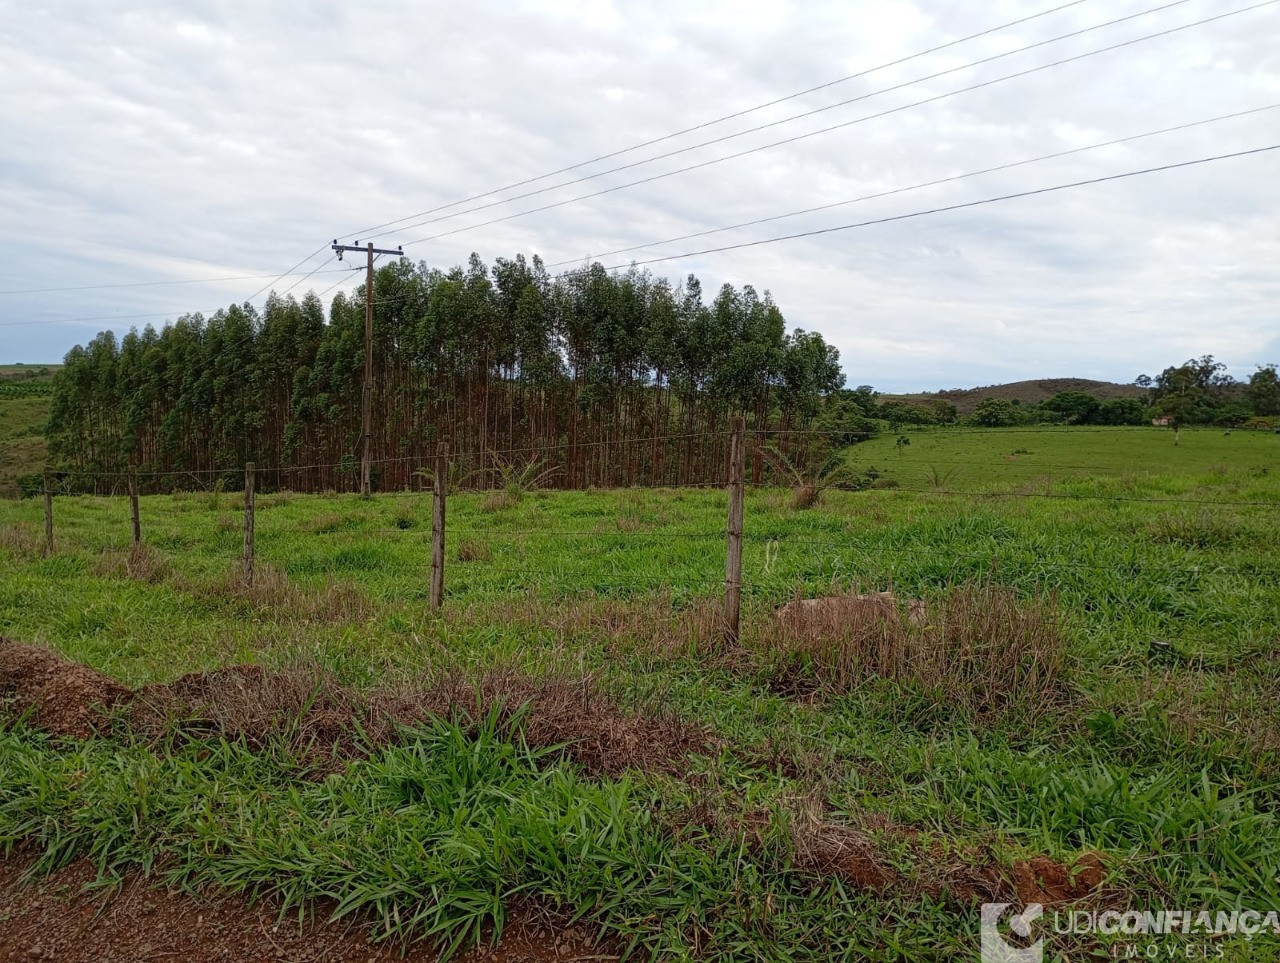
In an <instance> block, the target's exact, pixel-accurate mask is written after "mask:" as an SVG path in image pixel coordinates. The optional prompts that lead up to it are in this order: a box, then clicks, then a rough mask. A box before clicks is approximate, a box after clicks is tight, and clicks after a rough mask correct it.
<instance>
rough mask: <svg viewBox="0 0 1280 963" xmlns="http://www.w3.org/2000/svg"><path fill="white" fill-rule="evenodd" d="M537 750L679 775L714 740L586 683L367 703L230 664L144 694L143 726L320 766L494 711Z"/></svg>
mask: <svg viewBox="0 0 1280 963" xmlns="http://www.w3.org/2000/svg"><path fill="white" fill-rule="evenodd" d="M495 711H496V712H497V717H498V721H499V724H500V725H503V726H505V727H510V729H511V731H512V733H513V735H516V736H518V737H519V738H522V739H523V740H524V741H525V742H527V743H528V744H529V745H530V746H533V747H536V748H551V747H563V751H564V754H565V755H567V756H568V757H569V758H571V759H573V760H574V761H575V762H577V763H579V764H580V765H581V766H582V767H583V768H584V769H586V770H587V771H588V772H589V773H592V774H593V775H600V774H612V775H616V774H618V773H621V772H622V771H624V770H626V769H630V768H640V769H648V770H650V771H658V770H662V771H672V770H674V769H676V768H677V767H678V763H679V761H680V760H682V759H684V758H685V757H686V756H687V755H689V754H690V753H693V752H706V751H709V749H710V747H711V740H710V739H709V737H708V736H707V735H706V733H705V732H703V731H702V730H700V729H697V728H694V727H691V726H688V725H686V724H683V723H680V722H675V721H664V720H659V719H648V718H644V717H641V716H636V715H630V714H627V713H624V712H622V711H621V710H619V709H618V708H617V707H616V706H614V705H612V704H611V703H610V702H609V701H608V700H606V699H603V698H602V697H600V695H599V694H598V693H596V692H595V691H594V690H593V689H592V687H591V686H590V685H589V684H588V683H586V682H580V681H571V680H566V679H556V678H550V679H531V678H529V677H527V676H523V675H519V674H517V673H510V672H507V673H503V672H492V673H489V674H487V675H485V676H483V677H481V678H480V680H479V681H478V682H477V681H474V680H471V679H466V678H463V677H460V676H459V677H452V678H447V679H444V680H442V681H440V682H437V683H436V684H434V685H432V686H431V687H429V688H425V689H419V690H391V689H377V690H374V691H373V692H372V693H370V694H369V695H368V696H367V697H364V696H361V695H360V694H359V693H357V692H355V691H354V690H351V689H348V688H346V687H343V686H340V685H338V684H336V683H335V682H333V680H331V679H325V678H323V677H322V676H319V675H316V674H308V673H303V672H289V671H266V670H264V669H261V668H259V667H257V666H231V667H229V668H226V669H219V670H217V671H215V672H204V673H196V674H192V675H187V676H183V677H182V678H180V679H177V680H175V681H174V682H171V683H168V684H165V685H155V686H148V687H146V688H145V689H143V690H142V691H141V692H139V694H138V699H137V702H136V704H135V706H134V712H133V716H134V719H135V720H136V722H135V724H137V725H139V726H141V727H143V728H146V729H148V730H150V731H153V732H154V731H159V730H162V729H163V728H164V727H166V726H169V725H173V724H179V725H181V726H182V727H183V728H186V729H188V730H189V731H191V730H195V731H208V732H216V733H219V734H221V735H223V736H225V737H226V738H228V739H235V740H244V741H245V742H246V743H247V744H249V745H251V746H255V747H257V746H263V745H266V744H267V743H268V742H272V741H278V740H280V739H283V740H284V741H285V743H286V744H287V745H289V746H290V747H291V748H292V749H293V750H294V751H295V752H297V753H299V754H300V755H301V756H303V757H304V758H306V759H308V760H310V761H312V762H323V761H325V760H331V761H341V760H344V759H349V758H353V757H355V756H358V755H361V754H364V753H366V752H368V751H369V750H370V749H372V748H376V747H379V746H384V745H389V744H391V743H394V742H395V741H396V740H397V739H398V738H399V735H400V730H401V728H402V727H405V726H410V727H412V726H419V725H422V724H423V723H425V722H426V721H428V720H429V719H431V718H433V717H434V718H443V719H448V720H450V721H451V722H454V723H457V724H459V725H462V726H464V727H466V728H473V727H475V726H478V725H479V724H480V723H481V722H482V721H483V720H485V719H487V718H488V717H489V715H490V714H491V713H493V712H495Z"/></svg>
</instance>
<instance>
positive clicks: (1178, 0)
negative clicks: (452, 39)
mask: <svg viewBox="0 0 1280 963" xmlns="http://www.w3.org/2000/svg"><path fill="white" fill-rule="evenodd" d="M1187 2H1189V0H1171V2H1168V3H1164V4H1162V5H1160V6H1156V7H1151V8H1149V9H1147V10H1142V11H1140V12H1138V13H1133V14H1129V15H1128V16H1124V17H1119V18H1117V19H1115V20H1108V21H1106V22H1105V23H1099V24H1095V25H1094V26H1092V27H1085V28H1083V29H1081V30H1075V31H1072V32H1070V33H1065V34H1061V35H1059V36H1057V37H1050V38H1049V39H1048V40H1039V41H1037V42H1035V43H1032V44H1027V45H1026V46H1023V47H1018V48H1016V49H1014V50H1007V51H1004V52H1003V53H998V54H993V55H992V56H990V57H983V58H982V59H980V60H974V61H972V62H970V63H967V64H961V65H960V66H958V67H949V68H947V69H946V70H940V71H937V72H936V73H932V74H928V75H926V76H924V77H917V78H915V79H914V80H908V81H904V82H903V83H899V84H894V85H892V86H889V87H882V88H880V89H879V90H872V91H869V92H868V93H865V94H859V95H858V96H856V97H850V98H848V99H847V100H841V101H837V102H836V103H834V104H827V105H826V106H823V107H816V108H814V109H812V110H807V111H804V112H803V113H799V114H793V115H792V116H790V117H784V118H782V119H780V120H773V121H769V122H768V123H766V124H760V125H758V126H756V127H749V128H747V129H746V130H741V131H737V132H735V133H732V134H724V135H722V136H720V137H715V138H712V139H711V140H705V141H702V142H700V143H697V144H690V145H689V146H688V147H680V148H677V149H675V150H671V151H668V152H667V153H665V154H656V155H654V156H653V157H647V158H645V159H643V160H638V161H632V162H631V163H628V164H621V165H619V166H617V167H611V168H609V169H608V170H603V171H597V172H596V173H594V174H586V175H584V176H582V177H577V178H574V179H573V180H569V181H561V182H560V183H558V184H552V185H551V186H549V187H541V188H539V189H537V190H535V191H527V192H525V193H524V194H516V195H515V196H513V197H506V198H502V199H500V200H496V201H491V202H490V203H488V204H481V205H479V206H477V207H472V208H468V209H467V210H465V211H456V212H454V213H452V214H444V215H441V216H440V217H432V218H429V219H427V220H425V221H417V222H415V223H413V224H406V225H404V226H403V227H402V228H397V229H396V230H406V229H408V228H412V227H421V226H423V225H424V224H435V223H438V222H440V221H447V220H452V219H453V218H455V217H462V216H463V215H465V214H474V213H476V212H477V211H483V210H488V209H489V208H492V207H499V206H501V205H503V204H508V203H510V202H512V201H519V200H523V199H524V198H528V197H536V196H538V195H539V194H546V193H548V192H549V191H554V190H559V189H560V188H562V187H570V186H572V185H574V184H581V183H583V182H585V181H590V180H595V179H596V178H599V177H604V176H606V175H608V174H616V173H618V172H619V171H625V170H631V169H632V168H635V167H641V166H643V165H645V164H651V163H653V162H654V161H660V160H666V159H667V158H669V157H676V156H678V155H680V154H687V153H689V152H690V151H695V150H699V149H700V148H703V147H709V146H711V145H713V144H721V143H724V142H725V141H730V140H736V139H737V138H739V137H745V136H747V135H748V134H755V133H759V132H760V131H762V130H768V129H770V128H773V127H778V126H781V125H782V124H789V123H791V122H792V121H796V120H803V119H804V118H806V117H813V116H815V115H817V114H822V113H825V112H827V111H829V110H835V109H836V108H838V107H847V106H848V105H850V104H855V103H858V102H860V101H863V100H869V99H870V98H872V97H878V96H880V95H881V94H886V93H892V92H893V91H896V90H903V89H905V88H907V87H914V86H915V85H917V84H922V83H924V82H925V81H929V80H936V79H938V78H939V77H945V76H947V75H949V74H953V73H957V72H959V71H962V70H968V69H970V68H971V67H978V66H981V65H983V64H988V63H992V62H994V61H996V60H1002V59H1004V58H1005V57H1012V56H1015V55H1016V54H1020V53H1025V52H1027V51H1028V50H1034V49H1035V48H1037V47H1043V46H1045V45H1047V44H1051V43H1058V42H1059V41H1062V40H1067V39H1069V38H1071V37H1078V36H1080V35H1082V34H1086V33H1091V32H1092V31H1094V30H1102V29H1104V28H1106V27H1111V26H1114V25H1116V24H1118V23H1123V22H1124V21H1126V20H1133V19H1136V18H1137V17H1144V16H1147V15H1149V14H1152V13H1158V12H1160V11H1162V10H1167V9H1169V8H1170V7H1176V6H1180V5H1182V4H1184V3H1187ZM831 129H834V128H831ZM405 220H408V218H405ZM387 233H390V232H387ZM373 236H374V237H379V236H380V235H378V234H374V235H373Z"/></svg>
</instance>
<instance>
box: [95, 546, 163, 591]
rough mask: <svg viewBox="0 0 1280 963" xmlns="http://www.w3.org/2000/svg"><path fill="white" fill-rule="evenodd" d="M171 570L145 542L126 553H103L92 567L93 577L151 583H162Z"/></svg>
mask: <svg viewBox="0 0 1280 963" xmlns="http://www.w3.org/2000/svg"><path fill="white" fill-rule="evenodd" d="M172 570H173V567H172V566H171V565H170V563H169V560H168V559H167V558H165V557H164V556H163V555H161V554H160V552H158V551H157V550H156V549H154V548H152V547H151V546H150V545H148V544H146V543H145V542H142V543H140V544H138V545H132V546H130V548H129V550H128V551H127V552H118V551H106V552H103V553H102V555H101V556H99V557H98V559H97V561H95V562H94V565H93V573H94V574H95V575H100V576H103V577H106V578H128V579H133V580H135V581H138V582H153V583H154V582H162V581H164V579H165V578H167V577H168V576H169V575H170V574H171V572H172Z"/></svg>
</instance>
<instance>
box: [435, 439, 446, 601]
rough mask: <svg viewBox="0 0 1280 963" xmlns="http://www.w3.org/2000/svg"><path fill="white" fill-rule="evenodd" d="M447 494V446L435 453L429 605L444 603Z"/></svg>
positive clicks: (441, 447)
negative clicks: (445, 503)
mask: <svg viewBox="0 0 1280 963" xmlns="http://www.w3.org/2000/svg"><path fill="white" fill-rule="evenodd" d="M448 494H449V446H448V445H441V446H440V450H439V452H438V453H437V454H436V471H435V478H434V480H433V485H432V498H431V607H432V608H433V609H438V608H440V606H442V605H443V604H444V501H445V496H447V495H448Z"/></svg>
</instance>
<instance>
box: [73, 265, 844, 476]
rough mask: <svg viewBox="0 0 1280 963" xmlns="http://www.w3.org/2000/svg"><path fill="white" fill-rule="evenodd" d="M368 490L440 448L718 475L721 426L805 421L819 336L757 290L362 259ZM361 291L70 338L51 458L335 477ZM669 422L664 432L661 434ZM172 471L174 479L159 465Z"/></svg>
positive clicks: (637, 470)
mask: <svg viewBox="0 0 1280 963" xmlns="http://www.w3.org/2000/svg"><path fill="white" fill-rule="evenodd" d="M374 291H375V299H374V300H375V306H374V325H373V330H374V340H373V354H374V379H373V382H374V404H373V408H374V413H375V415H374V419H373V431H372V443H373V458H374V460H375V466H374V476H375V486H376V487H378V488H381V489H383V490H386V489H389V488H398V487H402V486H404V485H406V484H408V483H410V481H411V480H412V478H413V472H414V471H415V469H417V468H418V467H420V466H421V464H422V463H423V461H424V460H425V458H426V457H427V456H428V455H430V454H432V453H433V452H434V451H435V447H436V445H437V443H438V442H443V443H447V444H449V445H450V446H451V449H452V451H453V452H455V453H457V458H458V460H459V461H460V462H461V466H462V468H463V469H464V470H467V471H472V472H480V473H483V472H485V471H488V470H492V469H493V468H494V465H495V462H494V459H495V458H498V457H505V458H507V459H510V460H515V461H527V460H530V459H532V458H535V457H536V458H541V459H542V460H543V461H544V462H546V463H547V464H549V465H558V466H559V467H560V469H561V471H560V473H559V474H558V476H557V477H558V478H559V481H560V483H561V484H565V485H568V486H571V487H576V486H585V485H592V484H595V485H607V484H621V483H639V482H664V483H688V482H696V481H705V480H707V479H709V478H713V477H719V474H720V472H721V470H722V466H723V463H724V458H723V449H724V443H725V442H724V429H725V428H726V427H727V425H728V420H729V418H730V417H732V416H734V415H744V416H746V417H747V419H748V421H749V424H750V425H751V427H752V429H753V430H755V431H758V432H763V431H764V430H766V429H784V430H785V429H795V428H803V427H806V426H808V425H810V424H811V423H812V421H813V419H815V417H816V416H817V415H818V414H819V412H820V411H821V409H822V407H823V405H824V403H825V400H826V399H827V398H828V397H829V396H830V395H831V394H832V393H833V392H835V391H836V390H837V389H839V388H840V387H841V386H842V385H843V382H844V376H843V375H842V374H841V371H840V365H839V355H838V353H837V351H836V349H835V348H834V347H832V346H831V345H830V344H828V343H827V342H826V341H825V340H824V339H823V337H822V335H820V334H818V333H816V332H812V331H803V330H799V329H797V330H794V331H790V332H788V330H787V326H786V322H785V319H784V317H783V314H782V311H781V310H780V309H779V307H778V306H777V305H776V304H775V303H774V302H773V300H772V298H771V297H770V296H769V294H768V292H765V293H764V294H760V293H758V292H757V291H756V290H755V289H754V288H752V287H751V286H750V285H747V286H744V287H741V288H735V287H733V286H731V285H728V284H726V285H724V286H723V287H722V288H721V289H720V290H719V291H718V292H717V293H716V295H715V296H714V297H713V298H712V299H711V300H710V302H708V301H707V300H706V299H705V298H704V295H703V291H702V286H701V284H700V283H699V281H698V279H697V278H696V277H694V276H693V275H690V276H688V277H687V278H685V279H684V281H683V282H682V283H680V284H679V285H675V286H673V285H672V284H671V283H670V282H669V281H667V280H666V279H664V278H659V277H655V276H653V275H652V274H650V273H649V272H648V271H639V270H636V269H634V268H633V269H631V270H629V271H626V272H621V273H613V272H609V271H606V270H605V269H604V268H603V267H602V266H601V265H599V264H591V265H588V266H584V267H583V268H581V269H578V270H574V271H570V272H567V273H564V274H561V275H558V276H551V275H549V274H548V272H547V271H546V270H545V268H544V267H543V265H542V263H541V261H540V260H539V259H538V258H536V257H535V258H533V259H532V260H526V259H525V258H524V257H523V256H517V257H515V258H513V259H506V258H499V259H498V260H497V261H495V262H494V264H493V265H492V266H491V267H490V266H487V265H486V264H484V263H483V262H482V261H481V260H480V258H479V257H478V256H476V255H472V256H471V259H470V260H469V262H468V263H467V265H466V266H465V267H464V266H459V267H455V268H453V269H452V270H448V271H444V270H438V269H435V268H430V267H428V266H426V265H425V264H417V265H414V264H411V263H408V262H406V261H400V262H397V263H393V264H388V265H387V266H385V267H382V268H381V269H380V270H378V271H377V274H376V277H375V285H374ZM364 302H365V295H364V291H363V289H360V290H357V291H356V292H355V293H354V294H352V295H351V296H344V295H339V296H338V297H336V298H335V299H334V301H333V302H332V305H331V306H330V309H329V311H328V316H327V317H326V312H325V309H324V306H323V304H322V303H321V301H320V300H319V298H317V297H316V296H315V295H314V294H308V295H306V296H305V297H303V298H301V300H298V299H295V298H293V297H281V296H279V295H276V294H274V293H273V294H272V295H271V296H270V297H268V299H267V301H266V303H265V305H264V306H263V307H262V308H261V309H260V310H259V309H257V308H255V307H254V306H252V305H249V304H233V305H230V306H228V307H227V308H225V309H222V310H219V311H217V312H216V313H214V314H213V315H211V316H209V317H204V316H202V315H200V314H189V315H183V316H182V317H180V318H179V319H178V320H177V321H176V322H175V323H173V324H172V325H169V326H167V327H164V328H163V329H161V330H156V329H154V328H152V327H150V326H148V327H146V328H144V329H143V330H141V331H138V330H133V331H131V332H130V333H129V334H127V335H126V336H125V337H124V338H122V339H119V340H117V338H116V337H115V336H114V335H113V334H111V333H110V332H104V333H102V334H100V335H98V336H97V337H95V338H94V339H93V340H91V341H90V342H89V343H88V344H86V345H83V346H78V347H76V348H73V349H72V350H71V351H70V352H69V353H68V354H67V356H66V360H65V366H64V368H63V369H62V371H61V372H60V373H59V375H58V376H57V379H56V383H55V387H54V398H53V405H52V414H51V421H50V427H49V439H50V447H51V453H52V456H53V458H54V464H55V467H62V468H65V469H68V470H79V471H83V472H121V471H126V470H130V469H133V468H135V467H136V468H137V469H139V470H142V471H144V472H145V471H156V472H170V473H176V472H213V471H216V470H220V469H234V468H235V467H236V466H240V465H243V464H244V462H246V461H254V462H255V463H256V464H257V466H258V467H259V469H260V471H262V472H264V473H265V474H264V476H263V477H264V478H265V479H267V482H266V483H268V484H277V485H280V486H283V487H292V488H298V489H317V488H339V489H341V488H344V487H349V485H350V484H351V483H352V481H353V479H354V477H355V471H354V469H355V466H356V464H357V455H356V453H357V451H358V444H359V440H360V430H361V429H360V392H361V379H362V371H363V350H364V311H365V305H364ZM670 436H679V437H678V438H672V437H670ZM175 477H176V476H175Z"/></svg>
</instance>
